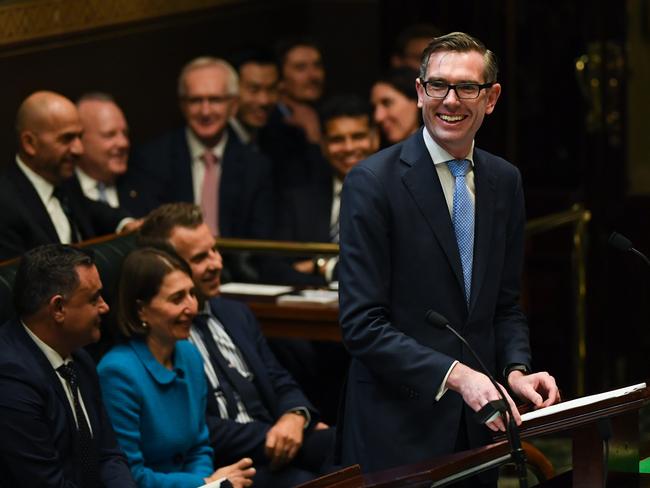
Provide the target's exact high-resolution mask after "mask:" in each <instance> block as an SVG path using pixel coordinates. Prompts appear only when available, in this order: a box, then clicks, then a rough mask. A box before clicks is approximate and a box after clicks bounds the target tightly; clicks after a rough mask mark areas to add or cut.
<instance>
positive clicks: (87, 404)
mask: <svg viewBox="0 0 650 488" xmlns="http://www.w3.org/2000/svg"><path fill="white" fill-rule="evenodd" d="M101 291H102V284H101V281H100V279H99V274H98V273H97V268H96V267H95V265H94V264H93V261H92V259H91V257H90V256H89V255H87V254H86V253H84V252H82V251H79V250H76V249H74V248H72V247H69V246H63V245H60V244H49V245H45V246H41V247H37V248H35V249H33V250H31V251H28V252H27V253H25V255H24V256H23V257H22V260H21V262H20V265H19V267H18V270H17V273H16V281H15V285H14V303H15V308H16V311H17V312H18V316H19V318H18V319H14V320H12V321H10V322H7V323H6V324H4V325H3V326H2V327H0V391H2V395H0V485H2V486H78V487H86V486H88V487H90V486H105V487H107V488H108V487H115V488H118V487H135V483H134V482H133V479H132V478H131V473H130V470H129V467H128V465H127V462H126V458H125V457H124V455H123V454H122V452H121V451H120V449H119V447H118V445H117V441H116V439H115V435H114V433H113V428H112V427H111V425H110V421H109V420H108V417H107V416H106V412H105V411H104V406H103V404H102V400H101V398H102V396H101V392H100V390H99V380H98V378H97V373H96V372H95V364H94V362H93V361H92V359H91V358H90V356H89V355H88V354H87V353H86V352H85V351H84V350H83V349H82V347H83V346H85V345H87V344H90V343H93V342H96V341H97V340H98V339H99V336H100V329H99V323H100V317H101V315H103V314H105V313H106V312H108V305H106V303H105V302H104V300H103V299H102V296H101Z"/></svg>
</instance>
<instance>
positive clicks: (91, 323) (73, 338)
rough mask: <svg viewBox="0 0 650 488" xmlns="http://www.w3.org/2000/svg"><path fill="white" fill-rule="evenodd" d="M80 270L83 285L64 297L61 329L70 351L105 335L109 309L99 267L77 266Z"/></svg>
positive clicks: (79, 275)
mask: <svg viewBox="0 0 650 488" xmlns="http://www.w3.org/2000/svg"><path fill="white" fill-rule="evenodd" d="M76 271H77V275H78V277H79V286H77V288H76V289H75V290H74V291H73V292H72V293H71V294H70V296H68V297H63V299H62V300H61V318H62V320H61V325H60V330H61V333H62V334H63V335H64V337H65V338H64V340H63V342H64V343H65V344H66V345H67V346H68V347H69V349H70V350H74V349H77V348H79V347H83V346H86V345H88V344H91V343H93V342H97V341H98V340H99V338H100V336H101V332H100V324H101V316H102V315H103V314H105V313H107V312H108V305H107V304H106V302H105V301H104V299H103V298H102V295H101V292H102V282H101V280H100V278H99V273H98V272H97V268H96V267H95V266H94V265H92V266H77V267H76Z"/></svg>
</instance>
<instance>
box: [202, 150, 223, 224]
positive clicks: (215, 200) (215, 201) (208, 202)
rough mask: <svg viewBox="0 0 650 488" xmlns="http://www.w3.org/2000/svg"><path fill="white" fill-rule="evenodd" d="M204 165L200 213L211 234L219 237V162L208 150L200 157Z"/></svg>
mask: <svg viewBox="0 0 650 488" xmlns="http://www.w3.org/2000/svg"><path fill="white" fill-rule="evenodd" d="M201 159H202V160H203V163H204V164H205V174H204V176H203V190H202V191H201V211H202V212H203V220H204V221H205V223H206V224H208V227H210V230H211V231H212V234H213V235H215V236H218V235H219V176H220V175H219V167H218V165H219V160H218V159H217V157H216V156H215V155H214V153H213V152H212V151H210V150H208V151H205V152H204V153H203V156H201Z"/></svg>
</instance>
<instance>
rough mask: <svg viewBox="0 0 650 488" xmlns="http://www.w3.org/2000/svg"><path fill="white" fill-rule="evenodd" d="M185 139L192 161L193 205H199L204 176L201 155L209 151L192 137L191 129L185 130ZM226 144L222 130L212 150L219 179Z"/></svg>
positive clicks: (226, 139) (226, 140) (226, 133)
mask: <svg viewBox="0 0 650 488" xmlns="http://www.w3.org/2000/svg"><path fill="white" fill-rule="evenodd" d="M185 137H186V138H187V145H188V147H189V148H190V159H191V161H192V188H193V189H194V203H196V204H197V205H199V206H200V205H201V194H202V193H203V177H204V176H205V162H204V161H203V153H205V152H206V151H208V150H209V148H207V147H205V146H204V145H203V144H201V141H199V139H198V138H197V137H196V136H195V135H194V132H192V129H190V128H189V127H186V128H185ZM227 142H228V131H227V130H224V132H223V135H222V136H221V140H220V141H219V142H218V143H217V145H216V146H214V147H213V148H212V154H214V155H215V157H216V158H217V161H219V164H218V165H217V171H218V173H219V179H221V167H222V162H223V153H224V151H225V150H226V143H227Z"/></svg>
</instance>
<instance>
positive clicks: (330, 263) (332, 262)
mask: <svg viewBox="0 0 650 488" xmlns="http://www.w3.org/2000/svg"><path fill="white" fill-rule="evenodd" d="M337 264H339V258H338V257H335V258H330V259H328V260H327V264H326V265H325V281H327V282H328V283H331V282H332V277H333V276H334V268H336V265H337Z"/></svg>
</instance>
